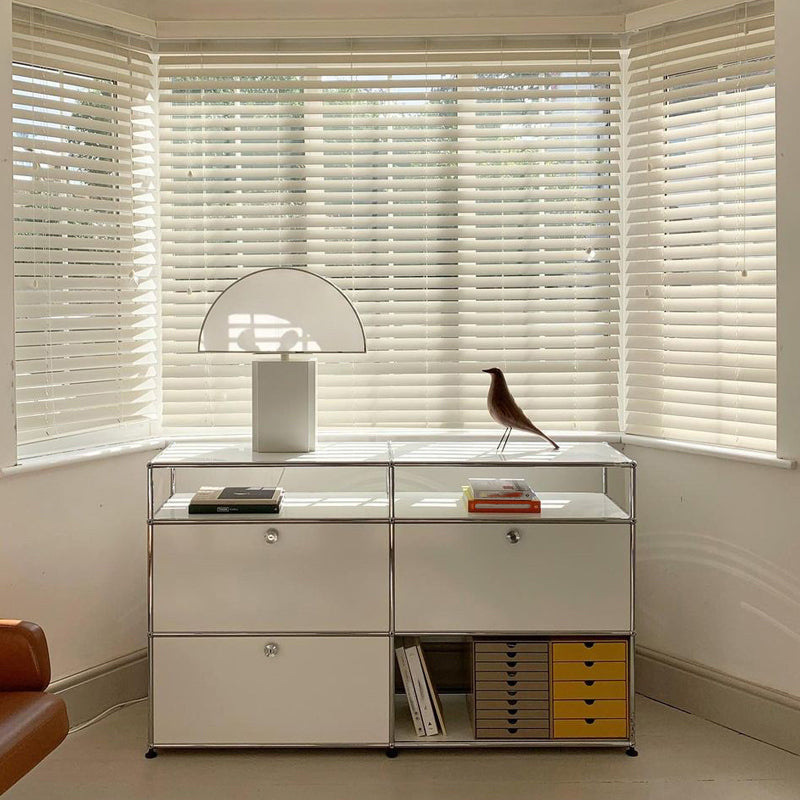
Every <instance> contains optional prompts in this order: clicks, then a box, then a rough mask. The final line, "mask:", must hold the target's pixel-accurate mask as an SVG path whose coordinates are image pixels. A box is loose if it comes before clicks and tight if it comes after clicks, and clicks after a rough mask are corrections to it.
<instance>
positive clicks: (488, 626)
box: [395, 521, 631, 633]
mask: <svg viewBox="0 0 800 800" xmlns="http://www.w3.org/2000/svg"><path fill="white" fill-rule="evenodd" d="M511 529H516V530H518V531H519V532H520V540H519V542H518V543H517V544H511V543H510V542H509V541H508V539H507V538H506V533H507V532H508V531H509V530H511ZM395 570H396V573H395V575H396V577H395V599H396V606H395V627H396V629H397V631H398V632H420V633H421V632H425V631H464V632H469V631H515V632H525V631H538V632H547V631H597V632H602V631H626V630H628V629H629V628H630V626H631V562H630V527H629V526H628V525H615V524H597V525H591V524H575V525H569V524H563V525H558V524H556V525H547V524H527V525H526V524H514V523H507V524H502V523H494V522H491V521H487V523H486V524H485V525H484V524H474V523H472V524H461V525H459V524H450V525H446V524H433V525H429V524H423V523H420V524H417V525H415V524H405V525H403V524H400V525H398V526H397V529H396V532H395Z"/></svg>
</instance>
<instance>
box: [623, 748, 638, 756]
mask: <svg viewBox="0 0 800 800" xmlns="http://www.w3.org/2000/svg"><path fill="white" fill-rule="evenodd" d="M625 755H626V756H630V757H631V758H636V756H638V755H639V751H638V750H637V749H636V748H635V747H629V748H628V749H627V750H626V751H625Z"/></svg>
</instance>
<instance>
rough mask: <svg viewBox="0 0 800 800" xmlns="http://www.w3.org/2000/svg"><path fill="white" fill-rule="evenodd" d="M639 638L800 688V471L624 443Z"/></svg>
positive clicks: (781, 686)
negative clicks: (631, 474) (630, 473)
mask: <svg viewBox="0 0 800 800" xmlns="http://www.w3.org/2000/svg"><path fill="white" fill-rule="evenodd" d="M625 453H626V455H628V456H630V457H631V458H633V459H635V460H636V462H637V464H638V467H639V470H638V475H639V481H638V483H639V486H638V489H639V491H638V500H639V504H638V511H637V519H638V526H637V527H638V551H637V556H638V558H637V564H638V583H637V628H638V636H637V641H638V643H639V644H640V645H644V646H645V647H649V648H652V649H654V650H658V651H660V652H662V653H666V654H668V655H671V656H676V657H678V658H683V659H687V660H689V661H694V662H697V663H700V664H703V665H705V666H709V667H712V668H714V669H716V670H719V671H721V672H724V673H727V674H728V675H732V676H734V677H737V678H742V679H744V680H748V681H751V682H753V683H756V684H759V685H761V686H765V687H768V688H772V689H777V690H779V691H783V692H786V693H788V694H791V695H794V696H795V697H798V698H800V668H798V664H800V506H799V505H798V501H800V473H798V471H797V470H784V469H778V468H775V467H768V466H759V465H755V464H748V463H743V462H738V461H729V460H725V459H719V458H712V457H709V456H699V455H687V454H685V453H675V452H669V451H664V450H652V449H648V448H643V447H633V446H630V445H629V446H627V447H626V448H625Z"/></svg>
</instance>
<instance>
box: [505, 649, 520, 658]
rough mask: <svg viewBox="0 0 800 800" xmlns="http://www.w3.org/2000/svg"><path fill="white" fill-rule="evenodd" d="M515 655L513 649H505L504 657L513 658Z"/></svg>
mask: <svg viewBox="0 0 800 800" xmlns="http://www.w3.org/2000/svg"><path fill="white" fill-rule="evenodd" d="M515 655H517V654H516V653H515V652H514V651H513V650H506V658H514V656H515Z"/></svg>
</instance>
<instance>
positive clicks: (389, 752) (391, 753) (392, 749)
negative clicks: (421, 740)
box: [386, 747, 399, 758]
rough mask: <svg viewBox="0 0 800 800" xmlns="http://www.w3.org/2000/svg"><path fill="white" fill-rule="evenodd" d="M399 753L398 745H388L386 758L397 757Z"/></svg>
mask: <svg viewBox="0 0 800 800" xmlns="http://www.w3.org/2000/svg"><path fill="white" fill-rule="evenodd" d="M398 755H399V753H398V752H397V748H396V747H387V748H386V758H397V756H398Z"/></svg>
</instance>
